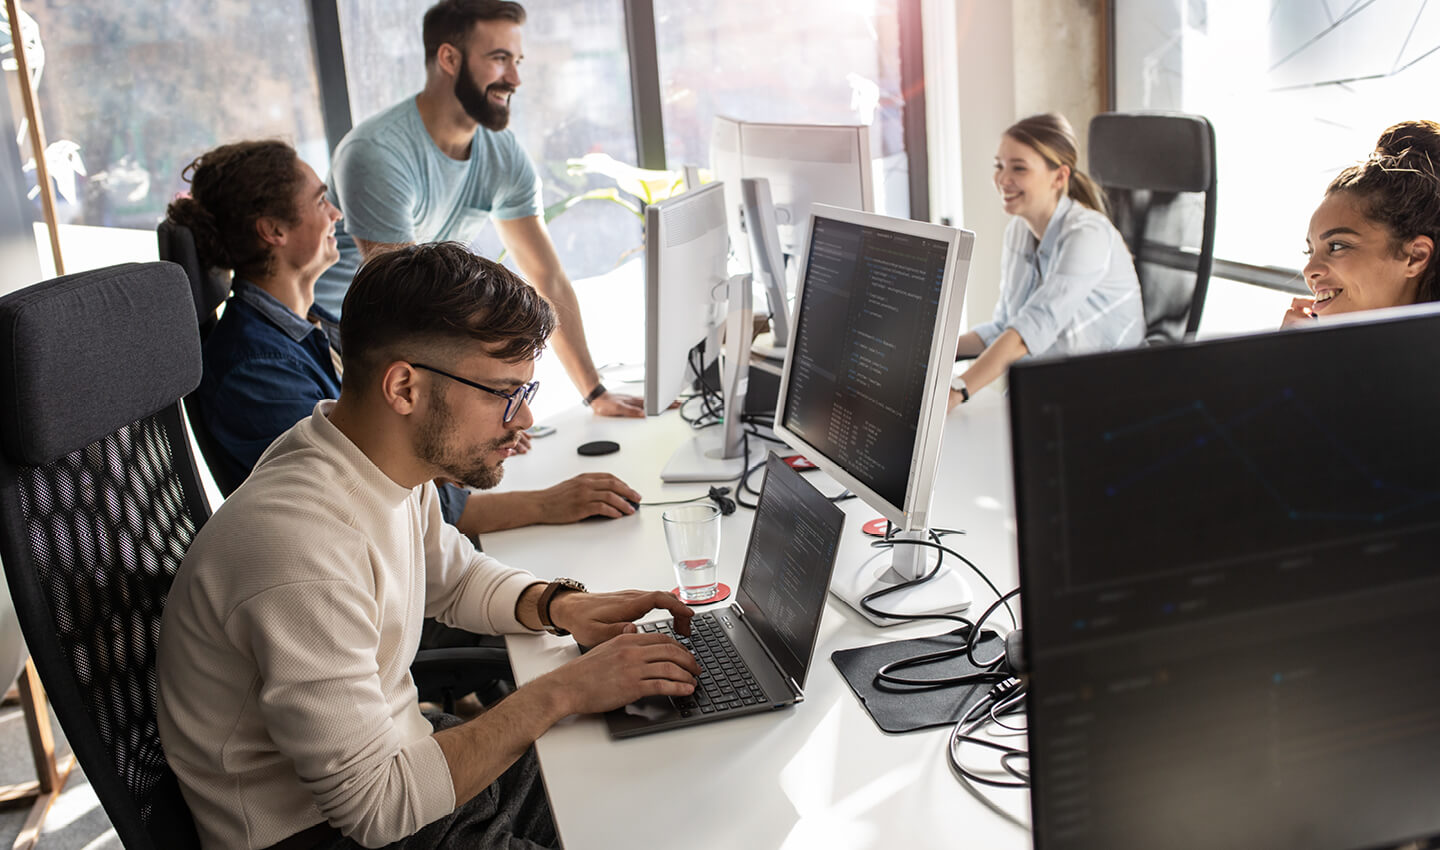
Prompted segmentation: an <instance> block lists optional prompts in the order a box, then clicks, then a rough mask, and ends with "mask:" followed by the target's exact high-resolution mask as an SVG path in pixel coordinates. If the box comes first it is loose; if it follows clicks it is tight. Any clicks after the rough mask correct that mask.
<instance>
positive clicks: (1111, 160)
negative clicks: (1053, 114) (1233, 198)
mask: <svg viewBox="0 0 1440 850" xmlns="http://www.w3.org/2000/svg"><path fill="white" fill-rule="evenodd" d="M1089 158H1090V176H1091V177H1094V178H1095V180H1096V181H1098V182H1099V183H1100V185H1101V186H1104V187H1106V188H1110V189H1151V190H1154V191H1158V192H1204V191H1206V190H1208V189H1210V188H1211V185H1212V183H1213V181H1214V175H1215V131H1214V129H1213V128H1211V126H1210V122H1209V121H1207V120H1205V118H1203V117H1201V116H1199V115H1185V114H1182V113H1178V112H1172V113H1164V112H1102V113H1100V114H1099V115H1096V116H1095V117H1094V118H1092V119H1090V145H1089Z"/></svg>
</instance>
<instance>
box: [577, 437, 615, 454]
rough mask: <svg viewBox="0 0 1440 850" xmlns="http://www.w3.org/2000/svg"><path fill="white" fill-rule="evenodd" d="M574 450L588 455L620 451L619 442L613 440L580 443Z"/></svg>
mask: <svg viewBox="0 0 1440 850" xmlns="http://www.w3.org/2000/svg"><path fill="white" fill-rule="evenodd" d="M575 451H577V452H579V453H580V454H582V455H586V456H589V457H594V456H596V455H610V454H614V453H616V452H618V451H620V444H619V443H617V442H615V441H613V440H595V441H594V442H590V443H581V444H580V446H579V447H578V448H576V449H575Z"/></svg>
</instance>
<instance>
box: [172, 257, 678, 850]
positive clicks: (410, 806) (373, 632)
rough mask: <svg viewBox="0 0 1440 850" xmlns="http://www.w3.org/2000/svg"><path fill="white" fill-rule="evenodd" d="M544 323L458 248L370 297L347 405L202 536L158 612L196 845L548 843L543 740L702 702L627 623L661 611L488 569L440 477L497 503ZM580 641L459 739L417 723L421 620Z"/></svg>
mask: <svg viewBox="0 0 1440 850" xmlns="http://www.w3.org/2000/svg"><path fill="white" fill-rule="evenodd" d="M554 327H555V317H554V313H553V311H552V310H551V308H550V306H549V305H548V304H547V303H546V301H545V300H544V299H543V298H542V297H541V296H539V295H538V294H537V293H536V291H535V290H534V289H533V288H531V287H530V286H528V285H526V284H525V283H524V282H523V281H521V280H520V279H519V278H518V277H516V276H515V275H514V274H512V273H511V272H509V271H508V270H506V269H505V268H503V267H501V266H498V265H496V264H494V263H491V262H490V261H488V260H484V259H482V258H479V257H476V256H474V255H473V254H471V253H469V252H468V251H467V250H465V249H464V248H463V247H462V246H460V245H457V244H455V243H439V244H431V245H425V246H421V247H413V248H407V249H402V250H400V251H396V252H392V253H389V254H385V255H382V256H380V257H377V258H375V259H374V260H372V261H371V262H370V263H369V264H368V265H366V266H365V268H364V269H363V270H362V271H361V272H360V274H359V275H357V276H356V278H355V282H354V284H353V285H352V287H351V289H350V293H349V295H348V296H347V299H346V304H345V312H344V318H343V320H342V322H341V340H342V344H343V347H344V381H343V384H342V386H341V391H340V398H339V400H337V401H322V402H320V403H319V404H318V405H316V407H315V411H314V413H313V414H312V415H311V416H310V417H309V418H307V419H304V420H302V421H301V422H300V423H299V424H297V425H296V426H295V427H294V428H292V429H290V430H289V431H287V432H286V433H285V434H284V435H282V436H281V437H280V438H279V439H278V440H276V442H275V443H274V444H273V445H272V446H271V447H270V448H269V449H268V450H267V451H266V452H265V454H264V455H263V456H262V457H261V459H260V462H259V463H258V464H257V465H256V467H255V471H254V472H253V473H252V474H251V476H250V478H249V479H247V481H246V482H245V484H244V485H243V486H242V487H241V488H240V489H239V490H237V491H236V492H235V493H234V495H232V496H231V497H230V498H229V499H228V500H226V502H225V503H224V504H223V505H222V506H221V507H220V510H218V511H217V512H216V513H215V516H214V517H212V518H211V520H210V521H209V522H208V523H207V524H206V525H205V527H204V528H203V529H202V530H201V531H200V533H199V535H197V537H196V538H195V542H194V544H193V545H192V546H191V548H190V551H189V552H188V553H187V554H186V556H185V561H184V563H183V565H182V566H181V568H180V571H179V574H178V575H177V576H176V579H175V583H174V586H173V587H172V589H171V591H170V596H169V599H168V601H167V603H166V608H165V616H164V620H163V622H162V625H161V631H160V648H159V660H158V668H159V724H160V735H161V739H162V741H163V743H164V745H165V750H166V756H167V758H168V760H169V762H170V765H171V766H172V767H173V768H174V770H175V773H176V775H177V776H178V777H179V779H180V783H181V787H182V789H183V791H184V794H185V798H186V800H187V801H188V802H189V804H190V807H191V810H192V811H193V812H194V815H195V820H196V825H197V827H198V829H199V833H200V837H201V841H202V843H203V844H204V845H205V846H206V847H207V848H222V847H223V848H241V847H243V848H271V847H281V848H285V850H293V849H294V848H317V847H325V848H339V847H354V846H357V845H358V846H364V847H380V846H385V845H388V844H391V843H394V842H400V844H398V845H397V846H401V847H405V848H418V847H439V846H463V847H490V846H504V847H530V846H546V845H554V844H556V843H557V840H556V837H555V833H554V826H553V823H552V822H551V820H550V817H549V811H548V808H547V807H546V804H545V798H544V792H543V789H542V788H541V786H540V783H539V780H538V773H537V770H536V764H535V761H534V755H533V750H531V748H530V747H531V744H532V743H533V742H534V741H535V739H536V738H538V737H539V736H540V735H541V734H542V733H544V732H545V730H547V729H548V728H550V726H552V725H553V724H554V723H556V722H557V721H559V720H560V719H561V718H564V717H566V716H568V715H571V714H580V713H591V712H600V711H607V710H609V709H612V708H616V707H619V706H621V705H624V704H626V703H629V702H632V701H634V700H636V699H639V698H641V697H643V696H648V695H653V694H665V695H671V696H675V695H685V694H688V693H690V692H691V691H692V690H693V688H694V681H695V680H694V676H695V674H697V673H698V672H699V671H698V667H697V666H696V664H695V660H694V658H693V657H692V656H691V655H690V654H689V653H688V652H687V651H686V650H685V649H684V648H682V647H681V646H680V645H679V644H677V643H675V642H674V641H672V640H669V639H667V638H662V637H658V636H650V635H640V634H637V633H635V627H634V625H633V624H632V622H633V621H634V620H635V619H637V618H639V617H641V616H643V615H644V614H645V613H646V612H648V611H650V610H652V609H654V608H666V609H669V610H670V611H672V612H673V613H674V614H675V615H676V617H677V623H678V624H679V625H680V627H681V628H682V629H686V628H688V625H689V618H690V615H691V613H692V612H691V611H690V609H688V608H686V607H684V606H683V605H681V604H680V603H678V602H677V601H676V600H675V599H674V598H673V597H671V596H670V595H669V594H665V593H661V592H641V591H623V592H618V593H586V592H584V591H583V589H578V588H577V587H575V586H574V585H573V583H568V580H564V581H560V582H550V583H546V582H544V581H542V580H538V579H536V578H535V577H534V576H532V575H530V574H529V573H526V572H523V571H521V570H516V569H512V568H509V567H506V566H504V565H502V564H500V563H498V562H497V561H495V559H493V558H490V557H488V556H486V555H484V554H482V553H480V552H477V551H476V550H475V549H474V548H473V547H471V546H470V544H469V543H468V542H467V541H466V540H465V539H464V538H463V537H461V536H460V534H459V533H458V532H456V530H455V528H454V527H453V526H450V525H448V524H446V523H445V522H443V521H442V520H441V518H440V508H439V503H438V500H437V497H436V492H435V487H434V485H433V484H431V483H430V482H431V480H432V479H435V478H450V479H454V480H457V481H460V482H461V483H463V484H465V485H468V486H471V487H482V488H483V487H493V486H495V484H496V483H498V482H499V480H500V476H501V474H502V468H501V466H502V464H503V462H504V460H505V459H506V458H507V457H509V456H510V455H511V454H513V452H514V447H515V445H516V442H517V440H518V432H519V431H520V430H522V429H524V428H526V427H528V426H529V425H530V424H531V421H532V419H531V416H530V410H529V407H528V404H527V402H528V401H529V399H530V398H531V397H532V395H533V392H534V386H535V385H534V384H533V383H532V377H533V374H534V360H535V357H536V356H537V355H538V354H539V352H540V350H541V349H542V348H543V347H544V345H545V341H546V339H547V338H548V337H549V335H550V333H551V332H552V331H553V330H554ZM426 616H433V617H436V618H437V619H439V620H440V621H441V622H444V623H446V624H447V625H453V626H457V627H460V628H464V629H468V630H471V631H476V632H485V633H491V634H497V633H504V632H526V631H532V632H533V631H540V630H542V629H548V630H550V631H552V632H553V633H556V634H564V633H566V632H569V633H571V634H573V635H574V636H575V638H576V640H577V641H578V642H580V643H581V644H583V645H588V646H594V647H595V649H594V650H592V651H591V652H589V653H587V654H585V655H583V656H581V657H580V658H578V659H576V660H575V661H573V662H571V663H570V664H567V665H565V666H563V667H561V668H559V669H557V670H555V671H553V672H551V673H549V674H547V675H545V676H543V677H541V678H539V679H536V680H535V681H533V682H530V683H528V684H526V685H524V686H522V687H520V688H519V689H518V690H516V692H515V693H513V694H512V695H510V696H509V697H507V698H506V699H504V700H502V701H500V702H499V703H498V704H496V705H495V706H493V707H492V708H490V709H489V710H488V711H486V712H485V713H484V714H482V715H480V716H479V717H476V718H475V719H473V720H470V721H468V722H465V723H463V724H460V723H457V722H455V721H454V719H453V718H448V719H446V718H432V719H427V718H426V717H425V716H424V715H422V714H421V713H420V710H419V708H418V707H417V704H416V692H415V686H414V684H413V682H412V681H411V679H410V675H409V670H408V668H409V664H410V662H411V660H412V659H413V657H414V655H415V650H416V646H417V644H418V642H419V639H420V626H421V621H422V619H423V618H424V617H426Z"/></svg>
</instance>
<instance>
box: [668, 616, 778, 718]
mask: <svg viewBox="0 0 1440 850" xmlns="http://www.w3.org/2000/svg"><path fill="white" fill-rule="evenodd" d="M690 628H691V635H690V637H689V638H686V637H684V636H683V635H680V634H677V633H676V632H675V630H674V629H673V628H672V626H671V624H670V623H668V622H666V623H647V624H645V625H643V626H641V630H642V631H645V632H651V633H655V634H662V635H666V636H668V637H671V638H674V639H675V640H676V641H678V642H679V643H680V644H681V645H682V646H684V647H685V648H686V649H688V650H690V652H691V653H692V654H693V655H694V656H695V660H696V661H697V662H698V663H699V665H700V677H699V680H698V682H697V683H696V685H695V691H694V693H692V694H691V695H690V696H688V697H677V698H675V699H672V700H671V702H672V703H674V705H675V708H676V710H678V711H679V712H680V716H682V717H690V716H693V715H695V714H714V713H716V712H724V711H729V710H731V709H737V708H742V707H744V706H747V705H758V704H760V703H762V702H764V701H765V694H764V692H763V691H761V690H760V686H759V684H757V683H756V681H755V677H754V676H753V675H752V674H751V673H750V670H749V669H748V668H747V667H746V666H745V662H744V661H743V660H742V659H741V658H740V652H739V650H737V649H736V648H735V645H734V644H732V643H731V642H730V638H729V636H727V635H726V634H725V630H724V629H723V628H722V627H721V626H720V624H719V623H717V622H716V621H715V618H714V615H713V614H702V615H700V616H698V617H696V618H694V619H693V620H691V624H690Z"/></svg>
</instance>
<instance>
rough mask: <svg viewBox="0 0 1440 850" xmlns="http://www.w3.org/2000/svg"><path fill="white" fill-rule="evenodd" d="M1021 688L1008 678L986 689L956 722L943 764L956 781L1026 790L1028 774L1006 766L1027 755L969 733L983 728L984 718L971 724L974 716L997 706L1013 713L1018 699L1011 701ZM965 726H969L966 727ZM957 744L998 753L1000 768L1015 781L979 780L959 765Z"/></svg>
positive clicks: (975, 774)
mask: <svg viewBox="0 0 1440 850" xmlns="http://www.w3.org/2000/svg"><path fill="white" fill-rule="evenodd" d="M1023 687H1024V686H1023V683H1021V681H1020V680H1019V679H1014V678H1011V679H1009V680H1007V681H1006V682H1003V683H1001V684H999V685H996V686H995V687H994V688H991V689H990V692H989V693H987V694H986V695H985V698H984V699H982V700H980V701H979V702H977V703H976V704H975V705H973V706H971V708H970V710H969V711H967V712H966V713H965V716H964V717H962V718H960V720H959V722H957V723H956V724H955V726H954V729H953V730H952V731H951V733H950V738H949V740H948V741H947V742H946V745H945V757H946V761H947V762H949V765H950V771H951V772H952V773H953V774H955V776H956V778H957V779H959V780H961V781H966V782H974V783H977V784H980V785H988V786H990V787H992V788H1029V787H1030V780H1029V775H1028V773H1026V774H1022V773H1021V772H1020V771H1019V770H1018V769H1016V768H1015V767H1014V766H1013V765H1011V764H1010V762H1011V761H1014V760H1016V759H1019V758H1026V759H1028V758H1029V757H1030V753H1029V752H1028V751H1027V750H1022V749H1020V748H1019V747H1012V746H1010V745H1008V744H1002V743H1000V742H998V741H992V740H990V739H988V738H979V737H976V736H974V735H971V734H970V733H971V732H974V731H976V730H978V729H980V728H981V727H983V726H984V725H985V724H986V722H988V720H989V718H988V717H985V716H981V717H980V719H979V720H977V721H975V722H974V723H973V724H971V719H972V718H973V717H975V715H976V714H977V712H988V711H989V710H990V709H992V708H995V707H997V706H1001V704H1004V705H1003V706H1002V710H1003V711H1010V710H1013V709H1014V707H1015V706H1016V705H1018V704H1019V702H1020V701H1019V700H1018V699H1014V698H1015V697H1016V696H1017V695H1018V696H1023V695H1024V690H1023ZM966 724H971V725H969V726H967V725H966ZM961 744H974V745H976V746H980V747H985V748H987V749H991V750H995V751H997V752H999V753H1000V754H1001V755H1000V767H1001V768H1002V769H1003V770H1004V771H1005V772H1006V773H1008V774H1010V775H1011V776H1013V777H1015V779H1016V780H1019V781H1012V780H1004V779H991V778H990V777H988V776H981V775H979V774H977V773H975V772H974V771H971V770H969V769H968V768H966V767H965V765H963V764H961V763H960V755H959V749H960V745H961Z"/></svg>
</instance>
